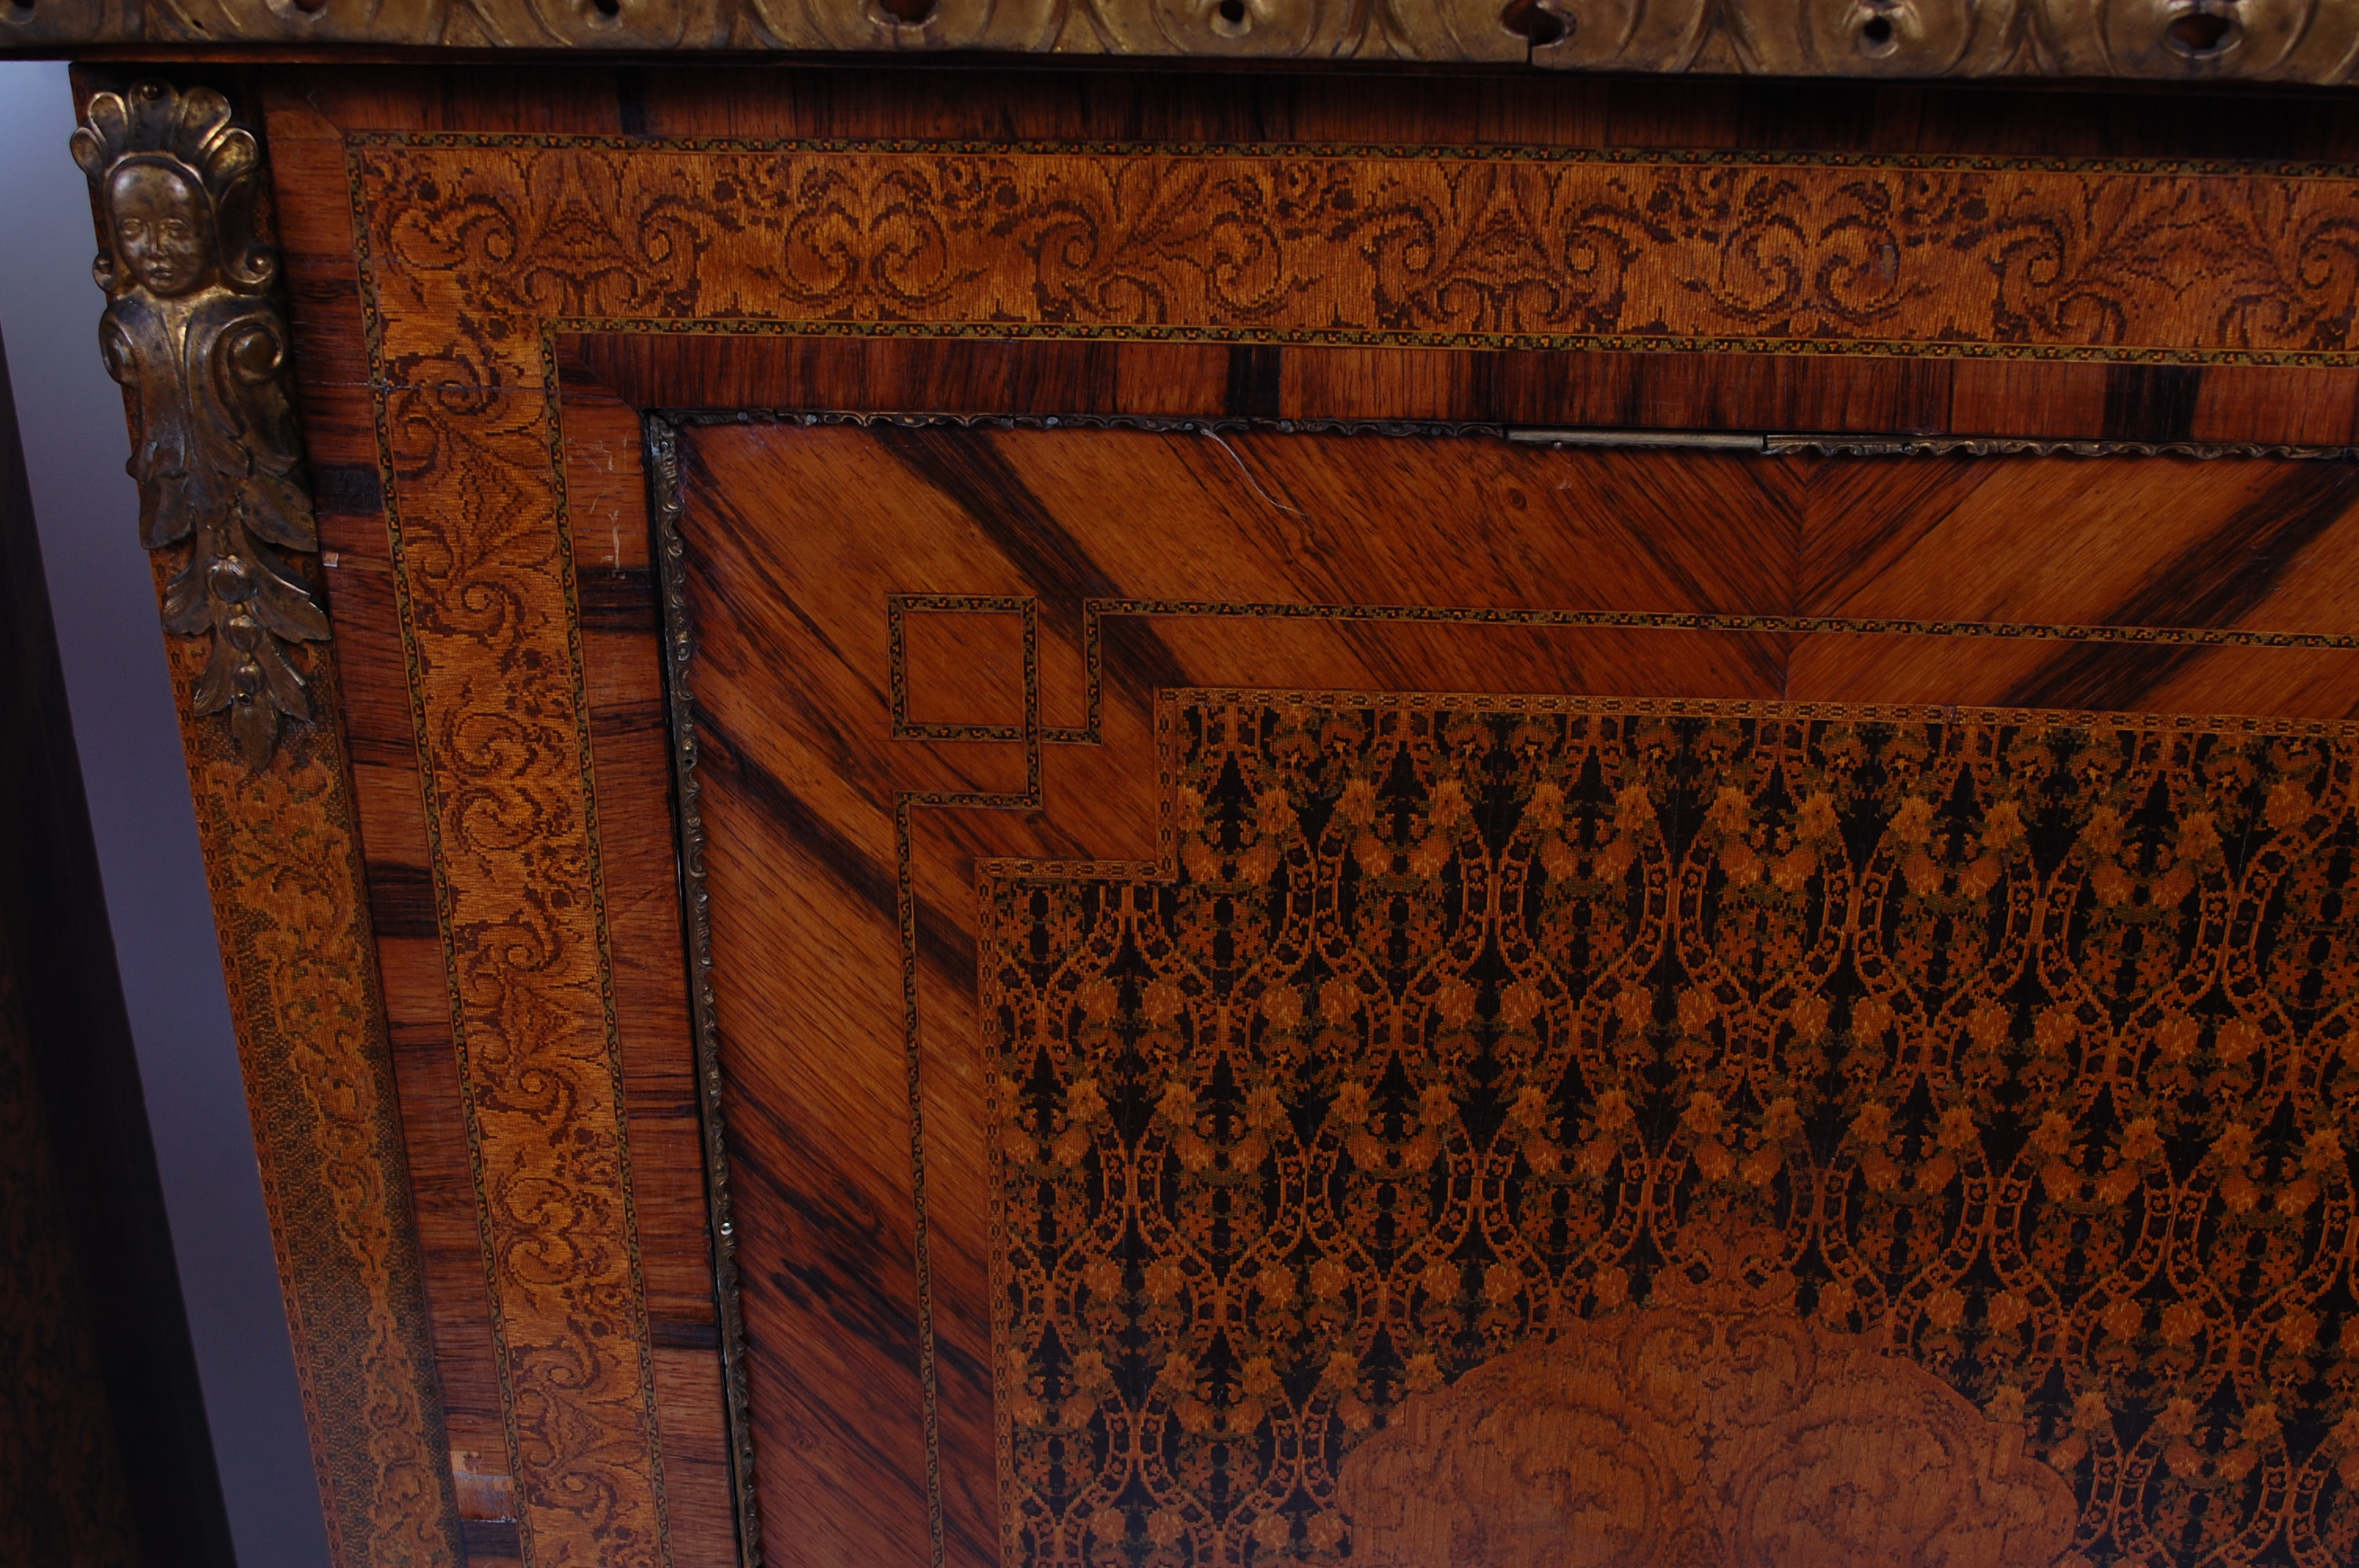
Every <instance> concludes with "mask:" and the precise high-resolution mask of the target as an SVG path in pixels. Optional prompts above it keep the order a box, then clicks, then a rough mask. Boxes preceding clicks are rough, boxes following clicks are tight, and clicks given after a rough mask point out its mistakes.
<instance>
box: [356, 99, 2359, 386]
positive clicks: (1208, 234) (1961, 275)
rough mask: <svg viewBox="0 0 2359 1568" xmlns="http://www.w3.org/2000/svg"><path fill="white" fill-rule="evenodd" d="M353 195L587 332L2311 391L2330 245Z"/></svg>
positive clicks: (1006, 205)
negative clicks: (1112, 344) (2307, 377)
mask: <svg viewBox="0 0 2359 1568" xmlns="http://www.w3.org/2000/svg"><path fill="white" fill-rule="evenodd" d="M353 171H354V181H355V186H356V189H357V192H358V195H359V199H360V200H361V201H362V202H363V203H364V206H365V209H366V211H368V213H369V214H370V226H371V232H370V235H369V243H370V248H371V251H372V253H373V254H375V255H376V256H378V257H380V258H382V259H383V261H384V262H385V263H386V264H387V265H390V266H391V267H393V268H394V269H396V271H397V272H398V273H407V274H409V275H411V276H420V277H424V276H452V281H453V282H454V283H455V284H456V285H457V287H459V290H460V295H459V301H454V303H457V302H460V301H463V304H464V307H465V308H470V309H473V310H479V311H484V312H488V313H494V314H497V315H500V316H506V317H510V318H518V317H522V318H544V319H546V318H550V317H555V318H561V319H568V320H569V321H571V322H573V323H577V324H582V325H588V326H593V327H595V326H603V325H605V324H606V323H609V322H611V323H613V324H614V325H615V326H625V325H637V326H641V327H643V328H644V327H647V326H654V325H658V324H663V323H681V322H685V321H688V320H691V319H701V320H708V321H710V320H716V319H723V320H728V321H730V322H731V323H732V324H733V325H734V326H735V327H736V328H737V329H738V330H745V328H747V327H750V326H752V325H753V324H755V323H756V322H762V321H770V322H779V323H787V322H791V323H794V324H795V325H797V326H798V327H799V328H802V329H804V330H811V329H821V330H838V331H848V332H858V333H886V334H895V333H920V334H929V335H940V334H959V335H968V336H973V335H989V336H994V337H1002V336H1009V335H1023V336H1046V337H1082V338H1087V337H1098V336H1122V337H1128V338H1140V337H1144V338H1147V339H1177V340H1196V341H1204V340H1212V341H1266V342H1322V343H1364V344H1424V345H1439V344H1449V345H1453V346H1462V347H1475V346H1481V347H1492V348H1527V349H1529V348H1552V347H1574V346H1581V347H1594V348H1609V349H1639V348H1645V349H1685V350H1699V349H1701V350H1718V351H1785V352H1861V351H1869V352H1912V353H1930V354H1941V355H1951V356H1956V355H1997V356H2001V357H2006V356H2020V355H2032V354H2037V355H2039V356H2042V357H2045V358H2049V359H2054V358H2067V359H2109V358H2130V359H2139V360H2151V361H2178V362H2223V363H2235V362H2251V363H2272V364H2275V363H2319V364H2338V363H2342V362H2344V361H2345V359H2346V357H2347V354H2348V352H2349V348H2350V345H2349V342H2348V326H2347V322H2348V319H2349V318H2350V315H2351V312H2352V308H2353V289H2354V272H2353V269H2351V268H2350V267H2347V266H2343V265H2337V262H2336V258H2338V257H2341V256H2343V255H2344V254H2346V253H2347V252H2349V251H2350V250H2352V249H2353V248H2354V246H2359V238H2354V236H2359V184H2354V183H2353V182H2351V181H2348V180H2345V179H2343V178H2336V177H2334V176H2332V175H2331V174H2328V173H2326V172H2323V171H2320V172H2314V173H2310V174H2305V175H2301V176H2299V177H2294V176H2291V175H2268V174H2261V175H2255V174H2249V173H2245V172H2243V171H2234V170H2230V169H2227V168H2215V169H2203V168H2188V169H2184V170H2147V169H2136V170H2134V169H2131V168H2123V167H2119V166H2112V167H2109V166H2106V165H2104V164H2093V165H2089V166H2085V167H2084V166H2079V165H2073V164H2065V163H2045V162H2041V161H2038V160H2017V161H2014V162H2007V163H1998V164H1994V163H1992V162H1990V161H1988V160H1979V159H1964V160H1950V159H1939V160H1928V161H1921V162H1919V161H1914V160H1897V161H1886V160H1877V159H1850V158H1843V159H1819V158H1797V159H1782V158H1767V159H1765V158H1759V157H1737V156H1726V155H1700V156H1693V157H1677V156H1667V155H1641V154H1629V155H1611V156H1589V155H1580V154H1566V155H1547V156H1534V157H1516V156H1487V157H1485V156H1476V157H1467V156H1457V155H1443V154H1435V155H1430V156H1419V155H1408V156H1403V155H1399V154H1394V155H1390V156H1387V155H1386V154H1384V153H1382V152H1379V151H1375V150H1369V151H1363V152H1356V153H1340V152H1328V151H1322V150H1319V149H1302V150H1299V151H1279V152H1265V151H1261V150H1257V149H1242V148H1240V149H1225V148H1206V149H1203V150H1201V151H1200V152H1195V153H1177V154H1175V153H1170V152H1164V151H1148V150H1147V149H1143V148H1127V149H1111V148H1110V149H1106V150H1105V151H1104V152H1100V153H1093V152H1090V151H1086V150H1084V149H1079V148H1076V149H1071V150H1059V149H1047V148H1044V149H1042V150H1039V151H1037V152H1036V151H1028V150H1017V149H1013V148H1005V147H993V146H959V147H947V148H940V149H934V148H927V147H923V146H908V147H892V146H877V147H849V148H841V149H839V148H831V147H826V146H777V147H769V146H744V145H734V146H733V145H730V144H726V143H722V144H710V145H705V146H679V145H678V144H675V145H673V146H668V147H665V148H664V149H662V150H660V151H658V150H653V149H649V148H647V147H646V146H644V145H639V144H619V143H618V144H611V145H599V144H596V143H585V142H583V141H581V140H555V141H548V142H543V141H538V140H536V139H534V138H529V137H498V136H492V137H479V136H460V137H441V136H393V137H380V138H368V139H365V140H364V141H362V142H361V143H360V144H359V145H358V146H356V148H355V152H354V156H353ZM453 275H454V276H453ZM471 349H472V350H473V352H474V353H477V354H482V355H484V356H485V359H486V361H487V362H484V363H483V364H480V365H477V366H475V367H474V368H475V369H476V370H478V371H479V372H482V373H497V372H496V371H495V365H497V366H499V368H500V369H503V370H506V372H507V375H506V376H504V377H502V379H508V378H509V377H513V378H514V379H516V380H519V381H521V380H525V379H527V378H528V377H530V376H531V375H532V373H533V369H534V367H533V366H532V365H531V363H530V359H529V356H530V354H531V352H532V349H533V345H532V343H531V342H530V341H529V340H524V341H511V342H509V343H506V344H504V345H500V346H498V347H494V346H493V345H490V344H488V343H481V342H479V343H477V344H474V345H471ZM396 352H398V350H396ZM501 362H505V363H504V364H503V363H501Z"/></svg>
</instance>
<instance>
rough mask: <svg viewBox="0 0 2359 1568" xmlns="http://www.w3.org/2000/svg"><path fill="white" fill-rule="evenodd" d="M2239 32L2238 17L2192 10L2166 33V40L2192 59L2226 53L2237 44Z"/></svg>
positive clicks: (2178, 17)
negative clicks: (2230, 46)
mask: <svg viewBox="0 0 2359 1568" xmlns="http://www.w3.org/2000/svg"><path fill="white" fill-rule="evenodd" d="M2236 33H2237V27H2236V21H2235V18H2234V17H2233V16H2222V15H2220V13H2219V12H2217V11H2189V12H2187V13H2185V14H2184V15H2182V16H2177V17H2175V18H2173V19H2172V21H2171V24H2170V26H2169V27H2165V28H2163V30H2162V36H2163V38H2164V40H2165V41H2166V42H2168V43H2169V45H2170V47H2171V48H2172V49H2177V50H2178V51H2179V52H2180V54H2183V55H2185V56H2186V57H2187V58H2188V59H2211V58H2212V56H2213V55H2217V54H2225V53H2226V52H2227V50H2228V46H2229V45H2231V44H2233V43H2234V42H2235V41H2236Z"/></svg>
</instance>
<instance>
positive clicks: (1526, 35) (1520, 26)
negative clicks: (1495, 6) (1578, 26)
mask: <svg viewBox="0 0 2359 1568" xmlns="http://www.w3.org/2000/svg"><path fill="white" fill-rule="evenodd" d="M1499 25H1500V26H1501V27H1505V28H1506V29H1507V31H1509V32H1511V33H1513V34H1515V35H1516V36H1517V38H1522V39H1523V40H1524V41H1525V42H1526V43H1527V44H1529V45H1531V46H1532V48H1534V49H1546V48H1547V47H1548V46H1549V45H1550V44H1560V43H1562V42H1563V41H1564V40H1565V38H1567V37H1569V36H1570V35H1571V32H1572V23H1571V20H1570V19H1569V18H1567V17H1564V16H1558V15H1557V14H1556V13H1555V12H1553V11H1547V10H1542V9H1541V8H1540V0H1507V4H1506V9H1504V10H1502V11H1501V12H1500V13H1499Z"/></svg>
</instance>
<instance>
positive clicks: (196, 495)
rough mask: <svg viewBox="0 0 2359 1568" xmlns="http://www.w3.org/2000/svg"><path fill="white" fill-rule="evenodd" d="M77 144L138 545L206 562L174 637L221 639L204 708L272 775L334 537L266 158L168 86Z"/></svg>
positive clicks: (171, 607) (321, 633) (130, 97)
mask: <svg viewBox="0 0 2359 1568" xmlns="http://www.w3.org/2000/svg"><path fill="white" fill-rule="evenodd" d="M7 3H9V0H0V5H5V4H7ZM71 145H72V148H73V157H74V161H75V162H76V163H78V164H80V165H81V166H82V172H83V173H84V174H86V175H88V176H89V177H90V183H91V190H92V195H93V197H94V199H95V201H96V205H97V208H98V212H99V218H100V224H101V228H100V243H101V246H102V247H103V248H102V249H101V250H100V252H99V256H98V263H97V266H96V268H95V272H96V276H97V278H98V286H99V287H101V288H103V289H104V290H106V294H107V306H106V314H105V315H104V316H103V318H101V319H100V322H99V344H100V348H101V350H102V351H103V353H104V354H105V357H106V369H107V373H108V374H110V375H112V376H114V379H115V380H116V381H118V382H120V383H121V384H123V388H124V391H125V406H126V408H127V411H128V414H129V416H130V419H131V461H130V463H129V464H128V465H127V467H128V468H129V470H130V471H131V475H132V477H133V478H135V479H136V480H137V481H139V541H140V543H141V544H143V545H145V546H147V548H149V549H150V550H162V549H168V548H171V547H173V546H179V545H182V544H186V545H187V546H188V547H189V552H188V559H187V561H186V563H185V564H183V565H182V566H181V568H180V569H179V571H177V572H176V573H174V574H173V576H172V578H171V580H170V581H169V583H168V584H167V586H166V588H165V589H164V607H163V608H164V629H165V630H166V631H167V632H171V633H178V634H179V635H181V636H190V637H197V636H209V637H211V639H212V652H211V655H210V657H209V658H208V659H207V661H206V664H205V668H204V673H203V674H202V675H201V676H200V677H199V678H198V681H197V687H196V692H195V695H194V697H193V698H192V699H191V701H192V707H193V708H194V710H195V712H196V713H197V714H198V715H199V716H204V715H209V714H214V713H223V712H226V713H227V714H228V715H229V724H230V729H231V730H232V731H233V732H234V734H235V736H236V737H237V742H238V746H239V749H240V750H242V751H243V752H245V757H246V760H247V761H248V762H251V763H252V764H253V765H254V766H255V767H260V766H261V765H262V764H263V763H264V762H267V761H268V760H269V759H270V754H271V752H272V750H273V748H274V747H275V746H276V745H277V739H278V727H279V724H280V721H281V720H282V719H299V720H300V719H309V718H310V716H311V707H310V697H309V695H308V694H307V693H306V692H305V690H304V682H303V676H302V675H301V673H300V672H299V671H298V670H297V669H296V667H295V665H293V664H292V663H291V662H290V661H289V660H288V646H287V644H288V643H292V642H319V641H323V640H325V639H326V637H327V635H328V618H327V615H326V614H325V613H324V612H323V611H321V608H320V606H319V603H318V602H317V601H316V600H314V599H313V597H312V589H311V585H310V579H308V578H307V576H306V575H305V573H304V572H303V570H302V569H301V568H299V567H298V566H296V565H295V564H294V562H293V561H292V560H290V559H289V558H288V556H289V555H290V554H294V555H310V554H314V553H316V552H317V551H318V550H319V548H320V535H319V528H318V526H317V524H316V523H315V522H314V520H313V518H312V515H311V496H310V489H309V487H308V485H307V484H306V483H305V481H304V477H303V468H302V463H303V457H302V447H301V444H300V442H299V439H298V438H297V435H296V430H295V415H294V409H293V407H292V406H290V405H289V403H288V397H287V389H286V384H285V379H284V378H285V374H286V370H287V354H288V337H287V319H286V317H285V315H284V314H283V313H282V312H281V310H280V308H279V305H278V300H277V295H276V292H275V289H276V285H277V276H278V258H277V254H276V253H275V252H273V251H272V250H271V249H270V247H269V246H267V245H266V244H264V243H261V241H260V240H259V239H258V238H257V237H256V236H255V232H254V223H253V219H254V205H255V197H256V195H257V194H258V190H259V179H258V177H259V175H260V173H261V168H262V149H261V147H260V146H259V145H258V144H257V143H256V142H255V138H254V134H253V133H252V132H250V131H248V130H246V129H245V128H244V127H243V126H240V125H237V124H234V123H233V120H232V116H231V114H230V106H229V101H228V100H227V99H225V98H223V96H222V95H221V94H220V93H218V92H214V91H213V90H212V89H211V88H208V87H199V88H192V89H190V91H188V92H180V91H179V90H177V89H175V88H172V87H168V86H166V85H165V84H163V83H161V82H157V81H143V82H140V83H139V84H137V85H136V86H135V87H133V88H131V89H130V90H129V91H128V92H101V93H98V94H96V95H95V96H93V97H92V99H91V101H90V108H89V111H88V113H87V114H85V115H84V117H83V120H82V125H81V126H80V128H78V129H77V130H76V131H75V132H74V134H73V140H72V144H71Z"/></svg>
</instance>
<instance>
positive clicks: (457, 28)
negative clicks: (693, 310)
mask: <svg viewBox="0 0 2359 1568" xmlns="http://www.w3.org/2000/svg"><path fill="white" fill-rule="evenodd" d="M132 42H141V43H175V42H185V43H201V44H209V45H211V44H223V43H243V44H293V43H301V44H323V43H341V44H380V45H386V44H397V45H411V46H416V45H425V46H442V47H448V48H452V49H632V50H649V49H686V50H695V49H735V50H749V49H750V50H812V51H860V52H891V51H897V50H939V49H963V50H981V51H995V52H1001V53H1009V54H1018V55H1021V54H1066V55H1127V56H1147V57H1183V58H1184V57H1190V56H1195V57H1205V58H1216V59H1217V58H1229V59H1237V58H1249V59H1375V60H1425V61H1437V62H1478V61H1481V62H1495V63H1513V62H1516V61H1524V62H1527V63H1529V64H1531V65H1534V66H1538V67H1542V68H1545V69H1549V70H1613V71H1643V72H1656V73H1668V74H1678V73H1685V72H1693V73H1698V74H1710V75H1755V76H1793V77H1821V78H1823V77H1867V78H1876V77H1881V78H1886V79H1906V78H1919V77H1942V76H1956V77H2041V76H2045V77H2082V78H2096V79H2104V78H2120V79H2131V80H2138V81H2282V82H2290V83H2308V84H2312V85H2317V84H2326V83H2336V82H2342V81H2348V80H2350V79H2351V76H2352V73H2353V70H2354V64H2359V0H0V51H5V50H6V49H8V48H9V47H11V45H16V46H19V47H22V46H33V45H52V46H54V45H58V44H89V43H132Z"/></svg>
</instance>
